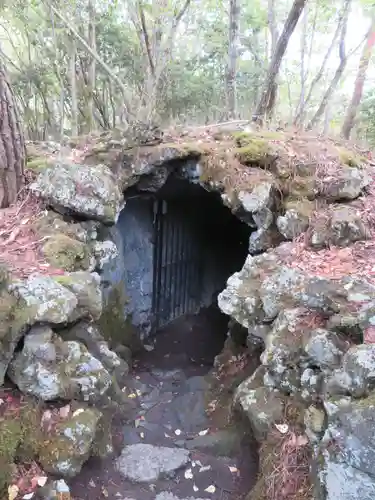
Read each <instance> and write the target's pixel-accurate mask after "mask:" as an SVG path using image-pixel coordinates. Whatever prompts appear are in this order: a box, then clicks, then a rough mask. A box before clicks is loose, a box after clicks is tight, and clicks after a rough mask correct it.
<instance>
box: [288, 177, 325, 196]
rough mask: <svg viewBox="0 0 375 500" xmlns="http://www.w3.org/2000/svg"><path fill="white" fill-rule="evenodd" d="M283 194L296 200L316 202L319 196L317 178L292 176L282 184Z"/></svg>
mask: <svg viewBox="0 0 375 500" xmlns="http://www.w3.org/2000/svg"><path fill="white" fill-rule="evenodd" d="M282 191H283V194H284V195H286V196H289V197H290V198H294V199H308V200H314V199H315V198H316V196H317V185H316V179H315V177H312V176H311V177H302V176H298V175H296V176H291V177H290V178H289V179H286V180H285V181H284V182H283V183H282Z"/></svg>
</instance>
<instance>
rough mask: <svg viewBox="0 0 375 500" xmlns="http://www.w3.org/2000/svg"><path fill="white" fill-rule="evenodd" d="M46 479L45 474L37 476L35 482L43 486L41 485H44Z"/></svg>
mask: <svg viewBox="0 0 375 500" xmlns="http://www.w3.org/2000/svg"><path fill="white" fill-rule="evenodd" d="M47 480H48V477H47V476H39V477H38V478H37V481H36V484H37V485H38V486H40V487H41V488H43V486H45V484H46V482H47Z"/></svg>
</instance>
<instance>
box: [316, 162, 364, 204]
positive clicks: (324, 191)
mask: <svg viewBox="0 0 375 500" xmlns="http://www.w3.org/2000/svg"><path fill="white" fill-rule="evenodd" d="M369 183H370V177H369V175H368V174H367V173H366V172H365V171H364V170H360V169H359V168H355V167H345V166H341V167H340V169H339V170H338V171H337V172H336V175H332V176H328V175H327V176H325V177H324V179H321V182H320V185H319V192H320V194H321V195H322V196H323V197H324V198H325V199H326V200H328V201H345V200H354V199H355V198H358V196H359V195H360V194H361V193H362V191H363V189H364V188H365V187H366V186H368V185H369Z"/></svg>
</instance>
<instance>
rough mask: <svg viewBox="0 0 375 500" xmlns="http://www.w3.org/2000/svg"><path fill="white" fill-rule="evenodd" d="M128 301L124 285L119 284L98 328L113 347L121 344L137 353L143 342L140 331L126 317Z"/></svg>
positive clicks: (115, 287)
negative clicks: (125, 311)
mask: <svg viewBox="0 0 375 500" xmlns="http://www.w3.org/2000/svg"><path fill="white" fill-rule="evenodd" d="M128 300H129V299H128V298H127V296H126V294H125V290H124V286H123V284H122V283H119V284H118V285H116V286H114V287H113V288H112V290H111V292H110V293H109V296H108V298H107V301H106V304H105V305H104V307H103V312H102V315H101V316H100V319H99V320H98V326H99V328H100V332H101V334H102V335H103V337H104V338H105V340H106V341H107V342H108V343H109V344H110V345H111V346H116V345H118V344H120V345H124V346H126V347H129V348H130V349H131V351H132V352H135V351H137V350H139V349H141V347H142V342H141V340H140V334H139V331H138V329H137V328H136V327H135V326H134V325H133V324H132V322H131V316H128V317H126V318H125V317H124V310H125V305H126V303H127V302H128Z"/></svg>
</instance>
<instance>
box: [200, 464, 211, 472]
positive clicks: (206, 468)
mask: <svg viewBox="0 0 375 500" xmlns="http://www.w3.org/2000/svg"><path fill="white" fill-rule="evenodd" d="M208 470H211V465H204V466H203V467H201V468H200V469H199V472H206V471H208Z"/></svg>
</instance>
